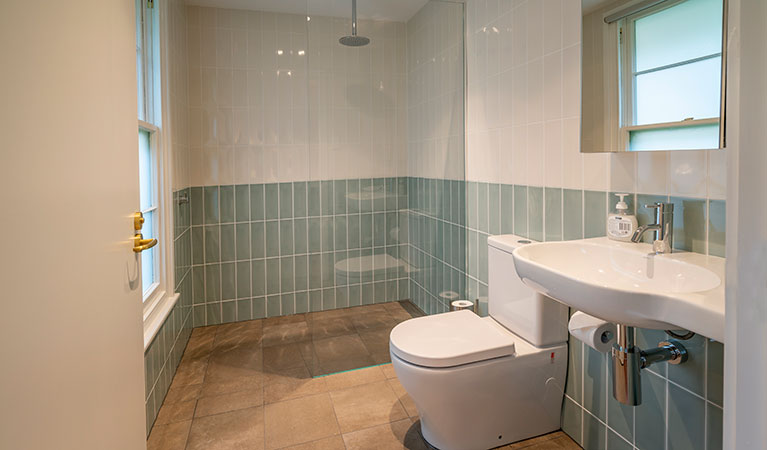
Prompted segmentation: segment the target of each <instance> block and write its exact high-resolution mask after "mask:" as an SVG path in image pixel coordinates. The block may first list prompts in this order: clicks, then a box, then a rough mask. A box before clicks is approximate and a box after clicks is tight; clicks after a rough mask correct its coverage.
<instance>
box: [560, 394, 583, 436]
mask: <svg viewBox="0 0 767 450" xmlns="http://www.w3.org/2000/svg"><path fill="white" fill-rule="evenodd" d="M582 413H583V410H582V409H581V407H580V406H578V405H577V404H575V402H573V401H572V400H570V399H569V398H567V397H565V402H564V405H563V406H562V431H564V432H565V433H567V435H568V436H570V437H571V438H572V439H573V440H574V441H575V442H577V443H578V444H580V443H581V442H583V441H582V439H581V419H582V417H581V416H582Z"/></svg>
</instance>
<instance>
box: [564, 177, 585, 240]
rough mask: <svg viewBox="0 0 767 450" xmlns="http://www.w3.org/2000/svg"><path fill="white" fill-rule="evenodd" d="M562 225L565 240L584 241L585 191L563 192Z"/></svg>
mask: <svg viewBox="0 0 767 450" xmlns="http://www.w3.org/2000/svg"><path fill="white" fill-rule="evenodd" d="M562 225H563V230H562V237H563V238H564V240H566V241H569V240H573V239H583V191H580V190H573V189H564V190H563V191H562Z"/></svg>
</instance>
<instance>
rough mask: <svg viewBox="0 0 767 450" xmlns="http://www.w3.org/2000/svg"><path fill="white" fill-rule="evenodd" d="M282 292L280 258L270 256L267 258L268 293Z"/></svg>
mask: <svg viewBox="0 0 767 450" xmlns="http://www.w3.org/2000/svg"><path fill="white" fill-rule="evenodd" d="M279 292H280V259H279V258H269V259H267V260H266V293H267V295H272V294H278V293H279Z"/></svg>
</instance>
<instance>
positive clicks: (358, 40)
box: [338, 0, 370, 47]
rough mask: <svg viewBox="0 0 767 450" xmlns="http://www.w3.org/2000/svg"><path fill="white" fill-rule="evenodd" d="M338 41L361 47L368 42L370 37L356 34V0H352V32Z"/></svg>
mask: <svg viewBox="0 0 767 450" xmlns="http://www.w3.org/2000/svg"><path fill="white" fill-rule="evenodd" d="M338 42H340V43H341V45H347V46H349V47H361V46H363V45H368V44H369V43H370V39H368V38H366V37H365V36H357V0H352V34H351V35H349V36H344V37H342V38H340V39H339V40H338Z"/></svg>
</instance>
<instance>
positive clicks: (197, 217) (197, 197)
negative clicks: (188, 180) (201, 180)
mask: <svg viewBox="0 0 767 450" xmlns="http://www.w3.org/2000/svg"><path fill="white" fill-rule="evenodd" d="M189 191H190V192H189V198H190V201H191V203H192V225H202V224H204V223H205V213H204V209H205V208H204V200H203V194H202V188H201V187H193V188H191V189H190V190H189Z"/></svg>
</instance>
